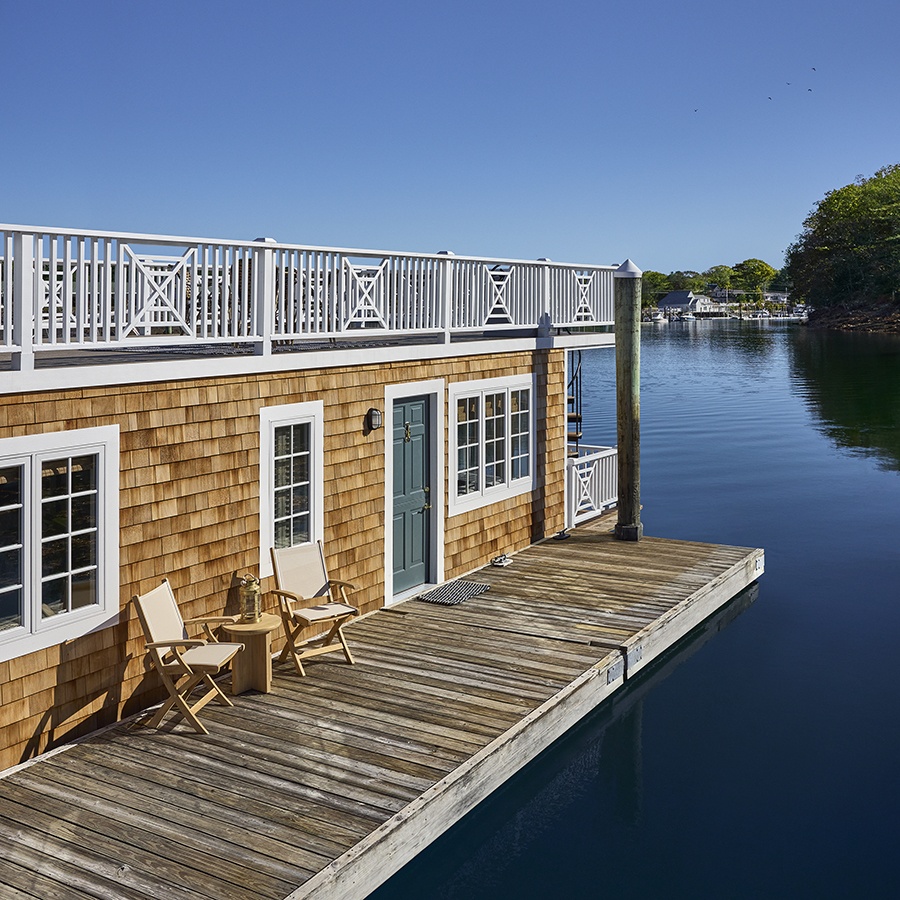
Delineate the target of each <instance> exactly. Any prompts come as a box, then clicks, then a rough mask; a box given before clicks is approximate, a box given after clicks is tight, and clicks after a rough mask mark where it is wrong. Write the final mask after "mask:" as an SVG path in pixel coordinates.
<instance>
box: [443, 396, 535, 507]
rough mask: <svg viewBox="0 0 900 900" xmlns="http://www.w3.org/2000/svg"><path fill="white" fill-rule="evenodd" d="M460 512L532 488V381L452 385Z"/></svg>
mask: <svg viewBox="0 0 900 900" xmlns="http://www.w3.org/2000/svg"><path fill="white" fill-rule="evenodd" d="M450 402H451V408H452V409H453V410H454V416H455V429H454V437H455V447H454V458H455V460H456V463H455V465H456V478H455V479H454V483H455V489H454V495H453V496H452V497H451V506H453V507H454V508H456V510H457V511H462V510H463V509H469V508H472V507H477V506H481V505H484V504H486V503H492V502H494V501H496V500H500V499H503V498H505V497H508V496H515V495H516V494H519V493H523V492H525V491H527V490H530V489H531V486H532V471H533V463H532V453H533V450H532V448H533V437H532V435H533V430H534V418H533V414H532V385H531V380H530V379H524V380H522V379H520V380H517V381H515V382H511V381H510V380H509V379H490V380H486V381H482V382H470V383H468V384H461V385H454V386H452V387H451V397H450Z"/></svg>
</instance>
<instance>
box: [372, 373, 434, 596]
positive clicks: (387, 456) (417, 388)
mask: <svg viewBox="0 0 900 900" xmlns="http://www.w3.org/2000/svg"><path fill="white" fill-rule="evenodd" d="M422 396H425V397H427V398H428V421H429V435H428V443H429V447H430V458H429V460H428V464H429V466H430V468H431V473H432V475H431V477H432V485H431V498H432V499H431V504H432V507H433V509H432V513H431V514H432V516H433V518H432V528H431V547H430V548H429V553H430V560H429V571H430V572H431V577H432V579H433V582H431V583H433V584H440V583H441V582H442V581H443V580H444V515H445V510H444V493H445V489H444V445H445V442H446V437H445V434H444V428H445V426H444V422H445V419H446V414H445V410H444V405H445V399H444V398H445V396H446V389H445V385H444V379H443V378H436V379H433V380H431V381H411V382H405V383H404V384H389V385H386V386H385V389H384V417H383V419H384V427H383V428H382V431H383V432H384V605H385V606H390V605H391V604H393V603H397V602H399V601H400V600H402V599H404V597H403V595H398V596H396V597H395V596H394V529H393V521H394V440H393V431H394V429H393V426H392V423H393V421H394V401H395V400H400V399H403V398H405V397H422ZM418 590H420V589H418V588H417V589H416V591H418Z"/></svg>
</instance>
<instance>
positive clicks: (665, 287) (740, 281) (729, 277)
mask: <svg viewBox="0 0 900 900" xmlns="http://www.w3.org/2000/svg"><path fill="white" fill-rule="evenodd" d="M789 287H790V285H789V283H788V281H787V279H786V278H785V275H784V272H783V271H779V270H778V269H775V268H773V267H772V266H770V265H769V264H768V263H767V262H764V261H763V260H761V259H745V260H744V261H743V262H739V263H735V264H734V265H733V266H712V267H711V268H709V269H707V270H706V271H705V272H694V271H691V270H690V269H687V270H683V271H678V272H670V273H669V274H668V275H664V274H663V273H662V272H654V271H652V270H651V271H646V272H644V274H643V277H642V279H641V305H642V306H656V305H657V303H658V302H659V301H660V300H661V299H662V298H663V297H665V295H666V294H668V293H670V292H671V291H693V292H694V293H695V294H703V293H709V292H710V291H712V290H715V289H716V288H719V289H720V290H723V291H724V290H728V291H740V292H742V293H743V294H744V295H748V294H749V295H750V296H749V297H747V298H746V299H748V300H751V301H753V302H756V301H762V298H763V293H764V292H765V291H767V290H774V291H786V290H788V289H789Z"/></svg>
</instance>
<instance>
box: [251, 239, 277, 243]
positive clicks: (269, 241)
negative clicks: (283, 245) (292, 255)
mask: <svg viewBox="0 0 900 900" xmlns="http://www.w3.org/2000/svg"><path fill="white" fill-rule="evenodd" d="M253 243H254V244H277V243H278V241H277V240H276V239H275V238H269V237H265V238H253Z"/></svg>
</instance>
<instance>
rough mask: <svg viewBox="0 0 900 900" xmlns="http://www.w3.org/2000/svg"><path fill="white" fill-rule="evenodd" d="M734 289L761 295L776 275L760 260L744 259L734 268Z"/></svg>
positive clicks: (774, 271) (774, 270) (775, 271)
mask: <svg viewBox="0 0 900 900" xmlns="http://www.w3.org/2000/svg"><path fill="white" fill-rule="evenodd" d="M734 273H735V285H734V286H735V287H736V288H739V289H740V290H744V291H750V292H752V293H762V292H763V291H764V290H765V289H766V288H767V287H768V286H769V282H770V281H771V280H772V279H773V278H774V277H775V276H776V275H777V274H778V270H777V269H773V268H772V266H770V265H769V264H768V263H767V262H763V260H761V259H745V260H744V261H743V262H739V263H737V264H736V265H735V267H734Z"/></svg>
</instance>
